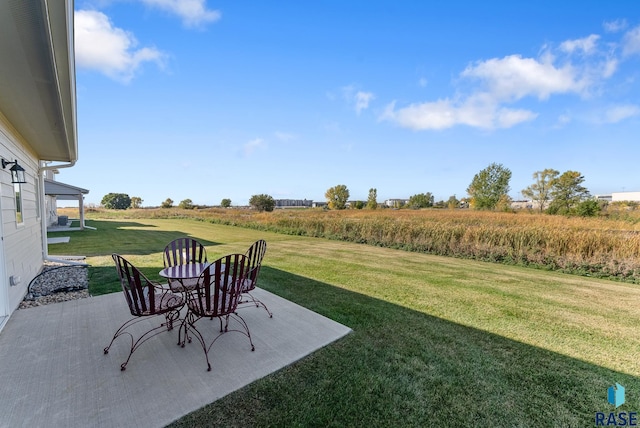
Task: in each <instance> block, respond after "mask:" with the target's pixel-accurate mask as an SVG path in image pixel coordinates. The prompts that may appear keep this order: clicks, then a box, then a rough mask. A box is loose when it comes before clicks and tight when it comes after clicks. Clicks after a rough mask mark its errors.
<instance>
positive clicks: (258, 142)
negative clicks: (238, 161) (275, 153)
mask: <svg viewBox="0 0 640 428" xmlns="http://www.w3.org/2000/svg"><path fill="white" fill-rule="evenodd" d="M266 147H267V143H266V142H265V141H264V140H263V139H262V138H255V139H253V140H251V141H249V142H248V143H246V144H245V145H244V146H243V147H242V151H243V152H244V155H245V156H251V155H252V154H253V153H254V152H255V151H256V150H258V149H264V148H266Z"/></svg>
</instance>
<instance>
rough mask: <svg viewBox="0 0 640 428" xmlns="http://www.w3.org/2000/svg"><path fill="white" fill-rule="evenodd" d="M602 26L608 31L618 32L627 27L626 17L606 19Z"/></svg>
mask: <svg viewBox="0 0 640 428" xmlns="http://www.w3.org/2000/svg"><path fill="white" fill-rule="evenodd" d="M602 26H603V27H604V30H605V31H606V32H608V33H617V32H619V31H622V30H625V29H626V28H627V20H626V19H616V20H615V21H605V22H604V23H603V24H602Z"/></svg>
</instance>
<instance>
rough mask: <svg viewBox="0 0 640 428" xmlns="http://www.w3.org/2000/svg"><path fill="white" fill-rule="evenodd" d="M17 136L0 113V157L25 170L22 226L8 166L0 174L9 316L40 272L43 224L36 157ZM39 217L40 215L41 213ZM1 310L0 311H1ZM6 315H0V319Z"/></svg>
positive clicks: (0, 286) (1, 283)
mask: <svg viewBox="0 0 640 428" xmlns="http://www.w3.org/2000/svg"><path fill="white" fill-rule="evenodd" d="M18 141H20V137H19V136H18V135H17V133H16V132H15V131H14V130H13V128H12V127H11V125H10V124H9V123H8V121H7V120H6V118H5V117H4V116H2V114H0V156H2V157H3V158H4V159H6V160H9V161H11V162H13V161H14V160H16V159H17V160H18V163H19V164H20V166H21V167H23V168H24V169H25V179H26V181H27V182H26V183H24V184H22V185H21V190H22V215H23V219H24V221H23V223H22V224H17V222H16V212H15V194H14V188H13V184H12V183H11V174H10V172H9V169H8V168H9V167H7V169H5V170H1V171H0V209H1V210H2V213H1V219H2V229H1V230H2V233H3V246H4V261H5V265H4V275H3V276H2V278H0V292H3V293H6V294H5V295H6V296H8V301H7V305H6V306H7V307H8V311H9V313H11V312H12V311H14V310H15V309H16V308H17V307H18V305H19V304H20V301H21V300H22V299H23V298H24V295H25V294H26V292H27V286H28V285H29V282H30V281H31V280H32V279H33V278H34V277H35V276H36V275H37V274H38V273H39V272H40V270H41V269H42V264H43V257H44V255H43V248H42V245H43V244H42V242H43V239H42V225H41V222H40V217H39V216H38V214H39V213H41V212H42V210H38V209H37V204H38V200H39V199H38V196H37V194H36V193H37V192H38V191H39V189H38V185H37V182H38V173H37V166H38V163H37V160H36V158H35V156H33V155H32V154H31V153H28V152H27V147H28V146H27V145H26V144H18ZM40 215H41V214H40ZM12 276H13V277H20V279H21V282H20V283H19V284H18V285H16V286H11V285H9V279H10V277H12ZM0 309H1V308H0ZM3 315H7V314H0V316H3Z"/></svg>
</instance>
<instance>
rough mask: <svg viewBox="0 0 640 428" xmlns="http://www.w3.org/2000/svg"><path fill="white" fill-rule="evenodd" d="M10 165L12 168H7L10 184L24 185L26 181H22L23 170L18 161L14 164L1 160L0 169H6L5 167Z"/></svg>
mask: <svg viewBox="0 0 640 428" xmlns="http://www.w3.org/2000/svg"><path fill="white" fill-rule="evenodd" d="M11 164H13V166H12V167H11V168H9V171H11V182H12V183H14V184H17V183H26V182H27V181H26V180H25V179H24V168H23V167H21V166H20V165H18V159H16V160H15V162H9V161H7V160H5V159H2V169H6V168H7V165H11Z"/></svg>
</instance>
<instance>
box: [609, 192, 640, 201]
mask: <svg viewBox="0 0 640 428" xmlns="http://www.w3.org/2000/svg"><path fill="white" fill-rule="evenodd" d="M610 200H611V202H620V201H632V202H640V192H613V193H611V199H610Z"/></svg>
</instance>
